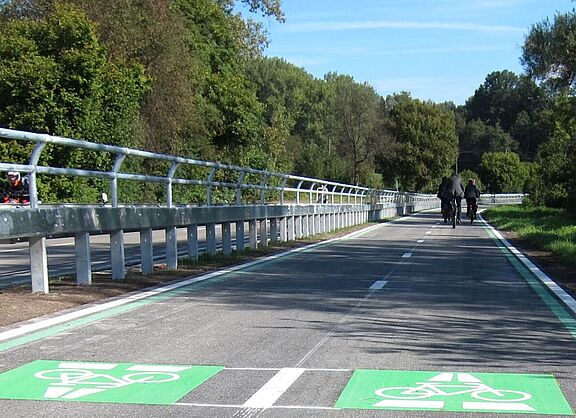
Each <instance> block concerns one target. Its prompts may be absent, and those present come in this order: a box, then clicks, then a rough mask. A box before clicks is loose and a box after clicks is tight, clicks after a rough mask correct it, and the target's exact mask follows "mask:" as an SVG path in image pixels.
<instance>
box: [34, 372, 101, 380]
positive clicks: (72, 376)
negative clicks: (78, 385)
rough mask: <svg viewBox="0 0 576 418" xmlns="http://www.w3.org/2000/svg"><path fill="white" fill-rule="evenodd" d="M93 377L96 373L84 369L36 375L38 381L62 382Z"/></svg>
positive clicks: (38, 373)
mask: <svg viewBox="0 0 576 418" xmlns="http://www.w3.org/2000/svg"><path fill="white" fill-rule="evenodd" d="M92 376H94V373H92V372H91V371H90V370H83V369H54V370H42V371H40V372H37V373H35V374H34V377H36V378H38V379H46V380H60V381H70V380H77V379H86V378H90V377H92Z"/></svg>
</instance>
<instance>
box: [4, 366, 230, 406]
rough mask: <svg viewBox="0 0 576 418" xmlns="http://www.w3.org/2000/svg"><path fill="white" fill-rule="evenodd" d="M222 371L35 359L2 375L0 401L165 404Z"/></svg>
mask: <svg viewBox="0 0 576 418" xmlns="http://www.w3.org/2000/svg"><path fill="white" fill-rule="evenodd" d="M222 369H223V367H220V366H174V365H149V364H133V363H85V362H81V363H80V362H65V361H47V360H37V361H34V362H32V363H28V364H25V365H23V366H21V367H18V368H17V369H13V370H10V371H8V372H5V373H2V374H0V398H2V399H28V400H56V401H76V402H109V403H138V404H150V405H168V404H173V403H174V402H176V401H178V400H179V399H181V398H182V397H183V396H184V395H186V394H187V393H189V392H190V391H192V390H193V389H195V388H196V387H198V386H200V385H201V384H202V383H204V382H205V381H206V380H208V379H210V378H211V377H212V376H214V375H216V374H217V373H218V372H220V371H221V370H222Z"/></svg>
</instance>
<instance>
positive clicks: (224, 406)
mask: <svg viewBox="0 0 576 418" xmlns="http://www.w3.org/2000/svg"><path fill="white" fill-rule="evenodd" d="M172 405H178V406H199V407H207V408H238V409H240V408H243V406H242V405H224V404H217V403H192V402H175V403H173V404H172ZM269 408H270V409H312V410H324V411H340V408H334V407H332V406H300V405H272V406H271V407H269Z"/></svg>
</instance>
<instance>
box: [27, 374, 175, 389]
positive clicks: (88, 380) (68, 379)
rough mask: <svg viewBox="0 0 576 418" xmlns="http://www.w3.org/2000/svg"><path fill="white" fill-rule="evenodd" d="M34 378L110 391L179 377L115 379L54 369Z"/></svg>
mask: <svg viewBox="0 0 576 418" xmlns="http://www.w3.org/2000/svg"><path fill="white" fill-rule="evenodd" d="M34 377H36V378H38V379H45V380H57V381H58V382H54V383H52V384H53V385H65V386H74V385H80V384H82V385H95V386H97V387H98V388H100V389H112V388H119V387H123V386H128V385H132V384H135V383H146V384H148V383H164V382H170V381H173V380H178V379H179V378H180V376H179V375H178V374H175V373H168V372H136V373H129V374H126V375H124V376H122V377H115V376H111V375H109V374H104V373H94V372H92V371H90V370H84V369H54V370H42V371H40V372H37V373H36V374H34Z"/></svg>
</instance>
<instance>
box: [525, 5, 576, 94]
mask: <svg viewBox="0 0 576 418" xmlns="http://www.w3.org/2000/svg"><path fill="white" fill-rule="evenodd" d="M521 62H522V64H523V65H524V67H525V68H526V70H527V72H528V75H529V76H531V77H533V78H534V79H536V80H540V81H547V82H549V83H550V84H551V85H552V86H554V87H555V88H558V89H568V90H572V89H574V87H575V83H576V11H574V10H573V11H572V12H568V13H559V14H557V15H556V16H555V17H554V21H553V22H551V21H550V19H545V20H544V21H542V22H540V23H537V24H535V25H533V26H532V28H531V29H530V32H529V33H528V36H527V37H526V40H525V41H524V46H523V48H522V58H521Z"/></svg>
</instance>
